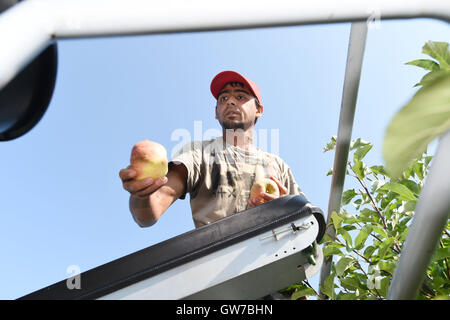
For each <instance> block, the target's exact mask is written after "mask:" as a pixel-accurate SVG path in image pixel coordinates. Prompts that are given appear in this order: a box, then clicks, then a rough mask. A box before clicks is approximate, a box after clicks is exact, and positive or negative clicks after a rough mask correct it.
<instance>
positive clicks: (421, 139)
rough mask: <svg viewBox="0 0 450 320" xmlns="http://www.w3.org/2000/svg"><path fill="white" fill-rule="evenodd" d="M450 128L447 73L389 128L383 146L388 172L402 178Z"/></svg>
mask: <svg viewBox="0 0 450 320" xmlns="http://www.w3.org/2000/svg"><path fill="white" fill-rule="evenodd" d="M449 128H450V74H445V75H443V76H440V77H438V78H436V79H434V80H433V81H432V82H431V83H430V84H428V85H427V86H424V87H423V88H421V89H420V90H419V91H418V92H417V93H416V95H415V96H414V97H413V98H412V99H411V100H410V101H409V102H408V103H407V104H406V106H404V107H403V108H402V109H401V110H400V111H399V112H398V113H397V114H396V115H395V116H394V118H393V119H392V121H391V122H390V124H389V125H388V128H387V130H386V135H385V138H384V145H383V158H384V160H385V162H386V168H387V170H388V172H391V174H392V175H393V176H394V177H399V176H400V175H401V173H402V172H403V170H405V169H406V168H407V167H408V166H409V164H410V162H411V160H413V159H414V158H417V157H418V156H420V155H421V154H422V153H423V152H424V151H425V149H426V147H427V145H428V144H429V143H430V142H431V141H432V140H434V139H435V138H437V137H439V136H440V135H442V134H443V133H444V132H446V131H447V130H448V129H449Z"/></svg>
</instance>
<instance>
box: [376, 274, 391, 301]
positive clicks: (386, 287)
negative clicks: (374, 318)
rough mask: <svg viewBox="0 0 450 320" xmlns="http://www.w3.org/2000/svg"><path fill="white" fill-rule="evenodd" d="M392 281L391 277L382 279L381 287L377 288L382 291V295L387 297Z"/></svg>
mask: <svg viewBox="0 0 450 320" xmlns="http://www.w3.org/2000/svg"><path fill="white" fill-rule="evenodd" d="M390 283H391V280H390V278H389V277H386V278H383V279H381V281H380V288H379V289H377V290H378V292H379V293H380V295H381V296H382V297H386V296H387V294H388V290H389V285H390Z"/></svg>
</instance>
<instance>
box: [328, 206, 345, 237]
mask: <svg viewBox="0 0 450 320" xmlns="http://www.w3.org/2000/svg"><path fill="white" fill-rule="evenodd" d="M343 220H344V218H342V217H341V216H340V215H339V214H337V213H336V212H335V211H333V213H332V214H331V221H332V222H333V226H334V230H336V232H338V231H339V229H340V228H341V224H342V221H343Z"/></svg>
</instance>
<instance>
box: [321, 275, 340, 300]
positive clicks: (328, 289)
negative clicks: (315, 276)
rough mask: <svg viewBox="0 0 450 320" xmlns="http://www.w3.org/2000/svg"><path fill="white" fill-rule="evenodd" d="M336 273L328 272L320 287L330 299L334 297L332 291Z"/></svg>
mask: <svg viewBox="0 0 450 320" xmlns="http://www.w3.org/2000/svg"><path fill="white" fill-rule="evenodd" d="M335 277H336V275H335V274H334V273H332V274H330V275H329V276H328V277H327V278H326V279H325V281H324V282H323V286H322V288H321V292H322V293H323V294H326V295H327V296H328V297H329V298H330V299H334V298H335V292H334V278H335Z"/></svg>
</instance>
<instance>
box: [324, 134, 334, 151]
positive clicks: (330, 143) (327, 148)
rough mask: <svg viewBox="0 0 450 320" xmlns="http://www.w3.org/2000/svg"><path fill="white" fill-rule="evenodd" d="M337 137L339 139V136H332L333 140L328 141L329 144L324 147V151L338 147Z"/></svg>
mask: <svg viewBox="0 0 450 320" xmlns="http://www.w3.org/2000/svg"><path fill="white" fill-rule="evenodd" d="M336 139H337V136H332V137H331V141H330V142H328V143H327V145H326V146H325V148H324V149H323V152H327V151H330V150H334V148H335V147H336Z"/></svg>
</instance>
